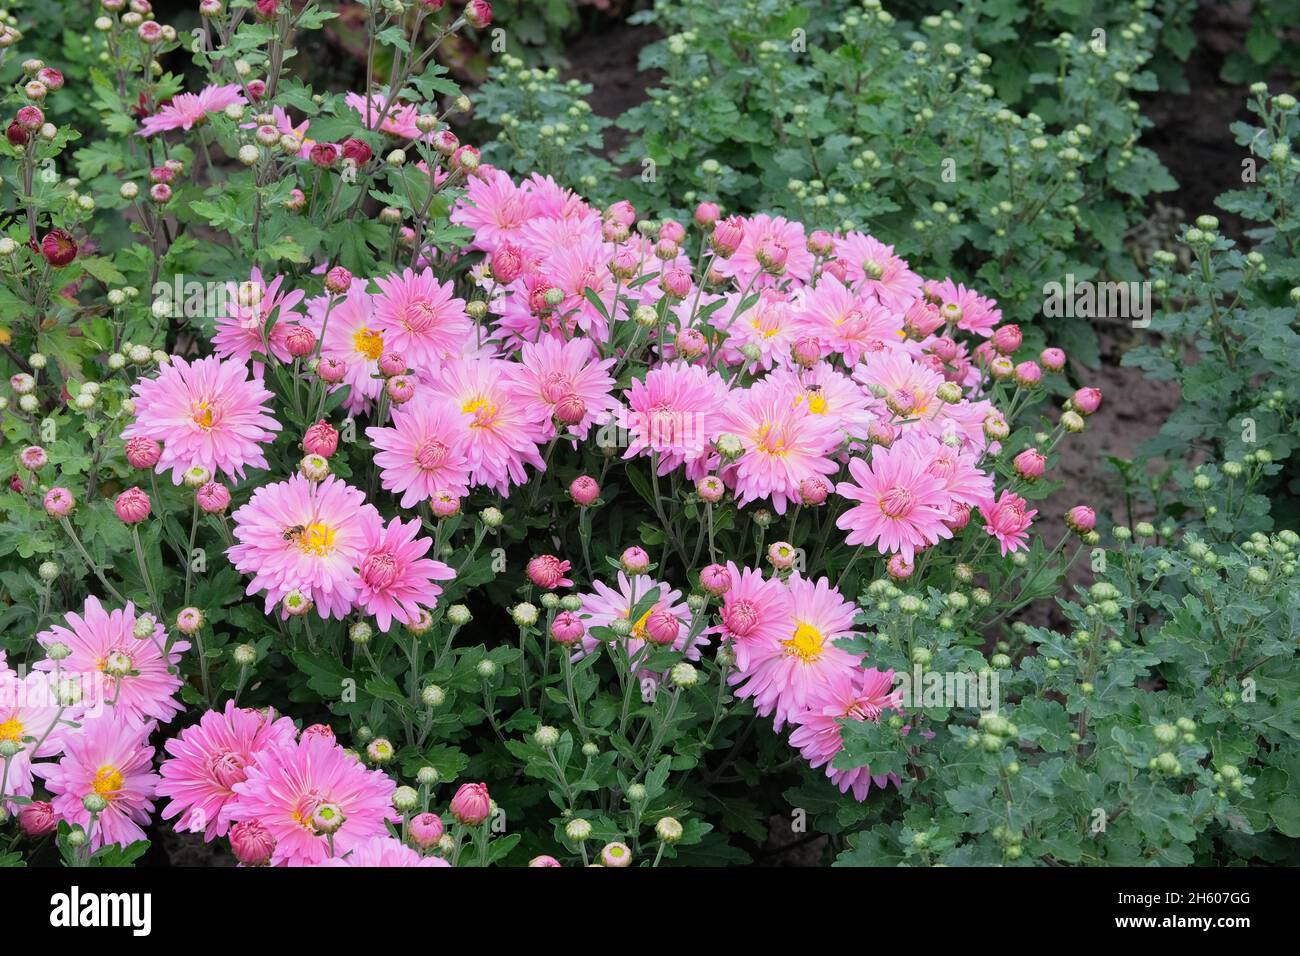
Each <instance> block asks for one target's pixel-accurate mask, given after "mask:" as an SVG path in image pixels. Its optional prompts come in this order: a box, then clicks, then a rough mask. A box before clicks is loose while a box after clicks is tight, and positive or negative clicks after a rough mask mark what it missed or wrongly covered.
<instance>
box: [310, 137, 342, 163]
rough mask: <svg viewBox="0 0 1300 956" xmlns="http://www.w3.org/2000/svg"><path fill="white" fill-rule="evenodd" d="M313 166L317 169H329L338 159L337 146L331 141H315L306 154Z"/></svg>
mask: <svg viewBox="0 0 1300 956" xmlns="http://www.w3.org/2000/svg"><path fill="white" fill-rule="evenodd" d="M307 158H308V159H310V160H311V163H312V165H313V166H315V167H317V168H318V169H329V168H330V167H331V166H333V165H334V164H335V163H336V162H338V159H339V148H338V147H337V146H335V145H334V144H333V143H317V144H316V145H314V146H313V147H312V148H311V150H310V151H309V152H308V154H307Z"/></svg>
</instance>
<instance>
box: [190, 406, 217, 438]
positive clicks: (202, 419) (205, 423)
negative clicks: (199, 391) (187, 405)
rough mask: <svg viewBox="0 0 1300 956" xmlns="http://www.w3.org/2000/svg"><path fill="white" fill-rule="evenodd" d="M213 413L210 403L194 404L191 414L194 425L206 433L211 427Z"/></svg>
mask: <svg viewBox="0 0 1300 956" xmlns="http://www.w3.org/2000/svg"><path fill="white" fill-rule="evenodd" d="M215 411H216V410H215V409H214V408H213V407H212V403H211V402H195V403H194V411H193V413H192V418H193V421H194V424H195V425H198V426H199V427H200V428H202V429H203V430H204V431H207V430H208V429H210V428H211V427H212V422H213V417H214V415H215Z"/></svg>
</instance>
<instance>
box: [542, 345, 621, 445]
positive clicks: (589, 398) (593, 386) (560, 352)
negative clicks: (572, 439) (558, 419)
mask: <svg viewBox="0 0 1300 956" xmlns="http://www.w3.org/2000/svg"><path fill="white" fill-rule="evenodd" d="M519 359H520V360H519V364H520V370H519V383H520V386H521V388H522V389H524V391H525V394H527V396H528V399H529V401H530V402H532V403H535V404H536V405H537V408H538V412H539V414H542V415H545V416H546V419H547V427H546V429H545V433H546V438H547V439H550V438H551V437H553V436H554V434H555V425H554V423H553V422H552V421H551V419H552V418H553V417H554V416H555V407H556V405H557V404H558V403H559V402H560V401H561V400H562V399H564V398H566V397H568V396H571V395H576V396H577V397H578V398H579V399H581V400H582V404H583V407H584V409H585V414H584V415H583V417H582V420H581V421H579V422H578V423H577V424H575V425H569V426H567V427H566V429H565V430H566V432H567V433H568V434H570V435H574V436H576V437H578V438H586V437H587V432H588V431H589V430H590V428H591V426H592V425H593V424H595V423H597V422H600V421H604V420H606V418H607V417H608V414H609V413H610V412H614V411H616V410H617V409H618V408H619V403H618V399H617V398H615V397H614V395H613V389H614V379H612V378H611V377H610V375H609V369H610V367H611V366H612V365H613V364H614V360H613V359H612V358H611V359H601V358H599V357H598V356H597V355H596V351H595V348H594V347H593V346H592V344H591V341H590V340H589V339H581V338H577V339H570V340H568V341H567V342H561V341H560V340H558V339H554V338H549V337H548V338H544V339H542V340H541V341H540V342H537V343H536V344H531V343H530V344H526V345H524V347H523V350H522V351H521V353H520V356H519Z"/></svg>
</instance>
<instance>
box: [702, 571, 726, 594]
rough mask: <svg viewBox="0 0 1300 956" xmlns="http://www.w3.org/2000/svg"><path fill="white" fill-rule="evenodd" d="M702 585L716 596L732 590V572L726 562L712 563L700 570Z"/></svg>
mask: <svg viewBox="0 0 1300 956" xmlns="http://www.w3.org/2000/svg"><path fill="white" fill-rule="evenodd" d="M700 587H701V588H703V589H704V590H705V591H706V592H707V593H709V594H712V595H713V596H714V597H721V596H722V595H724V594H726V593H727V592H728V591H730V590H731V572H730V571H728V570H727V566H726V565H724V564H710V565H708V566H707V567H706V568H705V569H704V570H703V571H701V572H700Z"/></svg>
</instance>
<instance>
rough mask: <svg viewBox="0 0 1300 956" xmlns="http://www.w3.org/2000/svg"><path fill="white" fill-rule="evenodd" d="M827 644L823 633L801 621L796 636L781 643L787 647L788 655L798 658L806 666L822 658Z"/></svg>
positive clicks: (796, 627) (796, 629)
mask: <svg viewBox="0 0 1300 956" xmlns="http://www.w3.org/2000/svg"><path fill="white" fill-rule="evenodd" d="M825 642H826V639H825V638H824V637H822V632H821V631H819V630H817V628H815V627H813V626H812V625H811V624H808V623H806V622H804V621H800V622H799V623H798V624H797V625H796V626H795V629H794V636H793V637H792V638H790V640H788V641H782V642H781V643H782V645H783V646H784V647H785V652H786V654H788V655H790V656H791V657H798V658H799V659H800V660H801V661H803V662H804V663H805V664H811V663H813V662H814V661H816V660H817V658H819V657H821V656H822V652H823V651H824V650H825V647H823V645H824V644H825Z"/></svg>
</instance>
